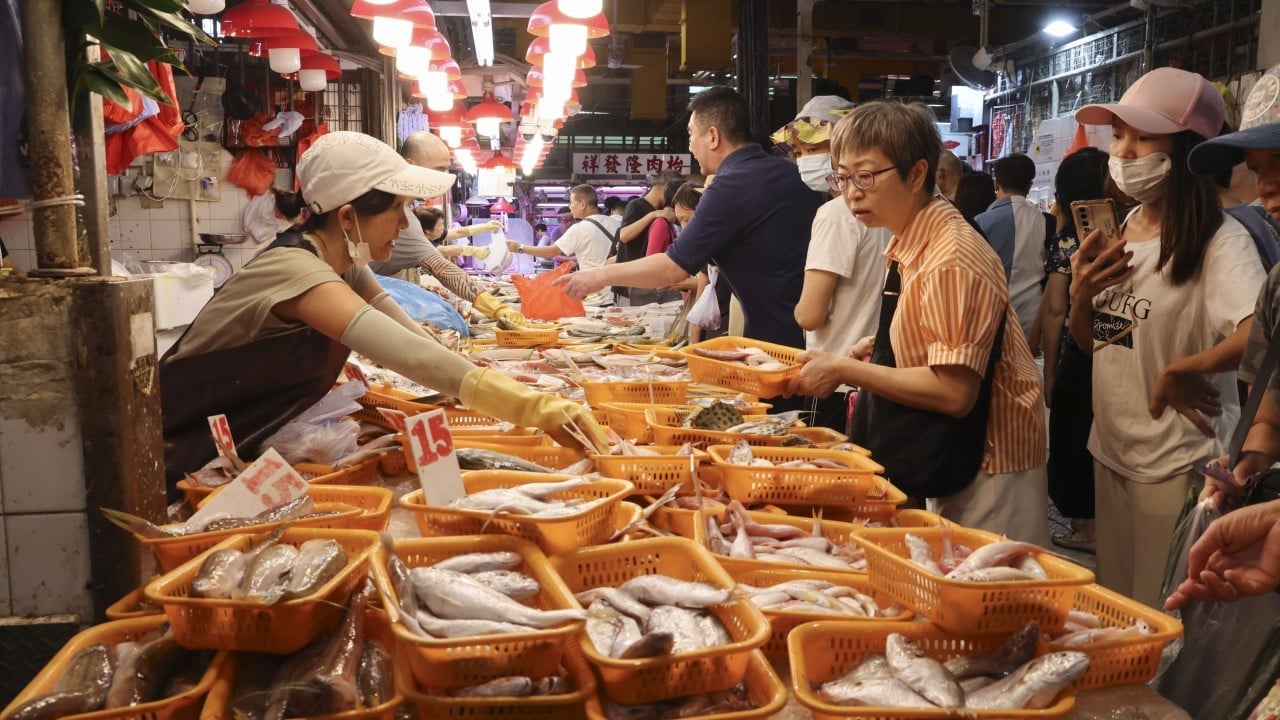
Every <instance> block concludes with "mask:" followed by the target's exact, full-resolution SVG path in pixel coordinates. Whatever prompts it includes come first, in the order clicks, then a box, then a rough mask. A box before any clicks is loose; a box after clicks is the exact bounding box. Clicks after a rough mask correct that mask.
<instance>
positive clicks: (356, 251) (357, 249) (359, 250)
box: [342, 210, 373, 267]
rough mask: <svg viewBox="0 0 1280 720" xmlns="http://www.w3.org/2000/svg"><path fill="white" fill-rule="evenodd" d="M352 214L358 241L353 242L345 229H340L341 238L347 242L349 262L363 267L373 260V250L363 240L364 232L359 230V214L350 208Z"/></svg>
mask: <svg viewBox="0 0 1280 720" xmlns="http://www.w3.org/2000/svg"><path fill="white" fill-rule="evenodd" d="M351 214H352V216H353V217H355V219H356V237H358V238H360V242H358V243H353V242H351V238H350V237H349V236H348V235H347V229H346V228H343V229H342V239H343V240H345V241H346V242H347V255H348V256H349V257H350V258H351V262H352V263H354V264H355V266H356V267H364V266H366V265H368V264H369V263H370V262H372V261H373V252H372V251H371V250H370V249H369V243H367V242H365V241H364V233H362V232H360V216H359V215H356V214H355V211H354V210H352V213H351Z"/></svg>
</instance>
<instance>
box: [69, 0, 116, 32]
mask: <svg viewBox="0 0 1280 720" xmlns="http://www.w3.org/2000/svg"><path fill="white" fill-rule="evenodd" d="M104 2H105V0H81V1H80V2H67V3H64V4H63V5H62V20H63V22H62V24H63V27H66V28H71V29H77V28H84V27H91V26H96V25H100V24H101V23H102V19H103V18H104V17H105V16H106V14H107V13H106V7H105V6H104V5H103V3H104Z"/></svg>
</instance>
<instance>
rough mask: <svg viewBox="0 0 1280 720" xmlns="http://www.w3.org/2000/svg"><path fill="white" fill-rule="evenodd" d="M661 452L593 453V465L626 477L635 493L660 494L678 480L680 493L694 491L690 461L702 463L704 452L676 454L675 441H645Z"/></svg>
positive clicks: (611, 473) (705, 456)
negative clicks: (639, 453) (652, 453)
mask: <svg viewBox="0 0 1280 720" xmlns="http://www.w3.org/2000/svg"><path fill="white" fill-rule="evenodd" d="M642 447H643V448H644V449H645V450H654V451H657V452H659V453H662V454H661V455H592V456H591V459H592V460H594V461H595V463H596V468H597V469H598V470H599V471H600V474H601V475H604V476H605V477H612V478H619V479H621V480H627V481H629V482H630V483H631V484H633V485H635V486H636V494H637V495H661V494H662V493H664V492H666V491H667V490H668V489H669V488H670V487H671V486H672V485H675V484H676V483H681V484H682V487H681V488H680V494H681V495H691V494H693V470H692V466H691V463H694V464H701V463H703V462H705V461H706V459H707V454H706V453H704V452H702V451H701V450H694V451H693V454H692V455H676V453H677V452H679V451H680V446H677V445H644V446H642Z"/></svg>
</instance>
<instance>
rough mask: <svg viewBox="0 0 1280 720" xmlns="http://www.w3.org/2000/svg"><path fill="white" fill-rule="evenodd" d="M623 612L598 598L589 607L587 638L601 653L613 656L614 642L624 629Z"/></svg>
mask: <svg viewBox="0 0 1280 720" xmlns="http://www.w3.org/2000/svg"><path fill="white" fill-rule="evenodd" d="M621 618H622V613H619V612H618V611H617V610H614V609H613V607H611V606H610V605H609V604H608V603H606V602H605V601H603V600H596V601H595V602H593V603H591V604H590V605H588V607H587V622H586V633H587V639H588V640H590V641H591V644H592V645H594V646H595V648H596V650H597V651H599V652H600V654H601V655H604V656H606V657H613V644H614V641H616V640H617V639H618V633H620V632H621V631H622V619H621Z"/></svg>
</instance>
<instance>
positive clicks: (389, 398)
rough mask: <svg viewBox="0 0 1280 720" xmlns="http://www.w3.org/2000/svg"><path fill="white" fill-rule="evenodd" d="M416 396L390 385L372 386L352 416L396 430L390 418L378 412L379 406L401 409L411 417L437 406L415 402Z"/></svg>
mask: <svg viewBox="0 0 1280 720" xmlns="http://www.w3.org/2000/svg"><path fill="white" fill-rule="evenodd" d="M415 397H416V396H415V395H414V394H413V393H409V392H405V391H404V390H397V389H396V388H393V387H391V386H390V385H380V386H378V387H376V388H370V389H368V390H366V391H365V394H364V395H363V396H362V397H361V398H360V400H359V402H360V408H361V409H360V410H358V411H357V412H353V413H351V417H353V418H355V419H357V420H359V421H361V422H367V423H369V424H370V425H377V426H378V427H381V428H386V429H388V430H395V426H394V425H392V424H391V421H390V420H388V419H386V418H385V417H383V416H382V413H380V412H378V408H386V409H388V410H399V411H400V412H402V413H404V414H405V415H408V416H409V417H413V416H414V415H418V414H419V413H424V412H426V411H428V410H434V409H436V406H435V405H432V404H430V403H424V402H413V400H414V398H415Z"/></svg>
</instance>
